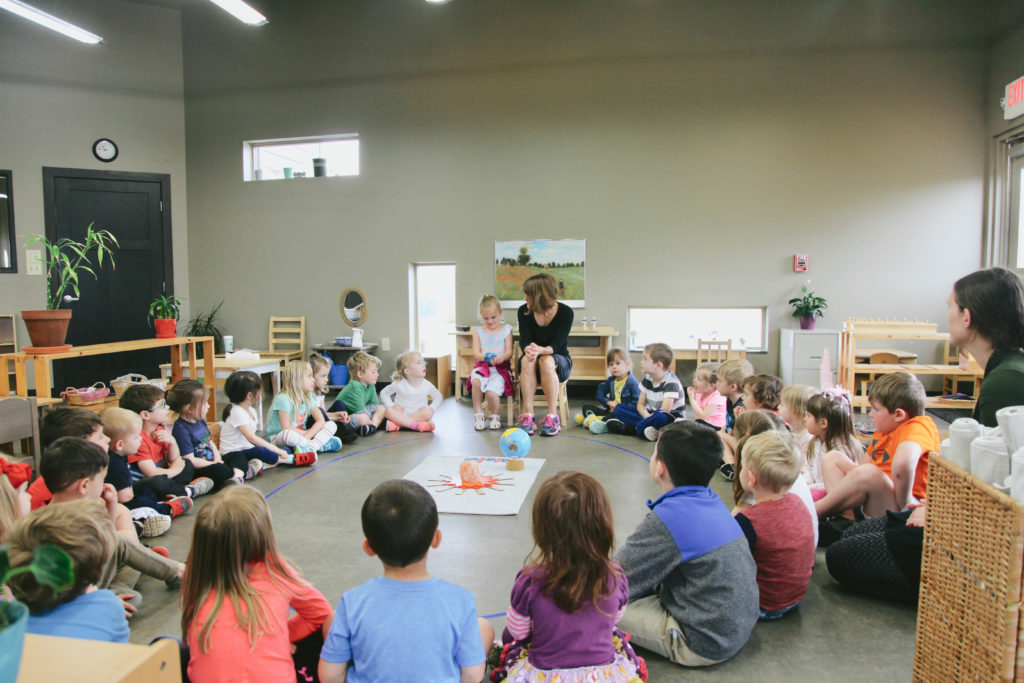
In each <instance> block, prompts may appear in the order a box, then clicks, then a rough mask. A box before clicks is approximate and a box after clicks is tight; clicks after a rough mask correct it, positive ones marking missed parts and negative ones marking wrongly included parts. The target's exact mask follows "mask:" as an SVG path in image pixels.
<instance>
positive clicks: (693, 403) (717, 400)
mask: <svg viewBox="0 0 1024 683" xmlns="http://www.w3.org/2000/svg"><path fill="white" fill-rule="evenodd" d="M686 398H687V399H689V401H690V410H692V411H693V417H694V419H695V420H697V421H698V422H703V423H705V424H707V425H708V426H709V427H714V429H715V430H716V431H718V430H722V429H725V420H726V403H727V402H728V399H727V398H726V397H725V396H722V394H720V393H719V391H718V365H717V364H715V363H703V364H701V366H700V367H698V368H697V370H696V372H694V373H693V386H690V387H687V388H686Z"/></svg>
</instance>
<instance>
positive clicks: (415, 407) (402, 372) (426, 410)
mask: <svg viewBox="0 0 1024 683" xmlns="http://www.w3.org/2000/svg"><path fill="white" fill-rule="evenodd" d="M426 376H427V362H426V361H425V360H423V354H421V353H420V352H419V351H406V352H405V353H403V354H402V355H400V356H399V357H398V358H396V359H395V372H394V373H393V374H392V375H391V384H389V385H387V386H386V387H384V390H383V391H381V392H380V400H381V402H382V403H383V404H384V416H385V418H387V427H386V428H387V431H389V432H397V431H398V430H399V429H401V428H402V427H405V428H406V429H411V430H413V431H414V432H432V431H434V422H433V421H432V420H431V419H430V418H432V417H433V416H434V411H436V410H437V406H439V405H441V401H443V400H444V396H442V395H441V392H440V391H438V390H437V387H435V386H434V385H433V383H432V382H431V381H430V380H428V379H427V378H426ZM428 401H429V402H430V403H429V404H428Z"/></svg>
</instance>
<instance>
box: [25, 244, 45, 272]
mask: <svg viewBox="0 0 1024 683" xmlns="http://www.w3.org/2000/svg"><path fill="white" fill-rule="evenodd" d="M25 273H26V274H28V275H42V274H43V252H42V251H40V250H39V249H26V250H25Z"/></svg>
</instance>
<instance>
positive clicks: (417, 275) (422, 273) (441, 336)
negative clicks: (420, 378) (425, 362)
mask: <svg viewBox="0 0 1024 683" xmlns="http://www.w3.org/2000/svg"><path fill="white" fill-rule="evenodd" d="M409 274H410V292H409V293H410V298H411V301H410V303H411V306H410V309H411V310H410V313H411V316H410V317H411V318H412V320H411V321H410V322H411V324H410V326H409V331H410V340H409V346H410V348H413V349H416V350H418V351H419V352H420V353H422V354H423V355H424V356H446V355H449V354H451V357H452V359H453V360H454V358H455V335H453V334H452V330H454V329H455V264H453V263H430V264H420V263H414V264H412V266H411V267H410V269H409Z"/></svg>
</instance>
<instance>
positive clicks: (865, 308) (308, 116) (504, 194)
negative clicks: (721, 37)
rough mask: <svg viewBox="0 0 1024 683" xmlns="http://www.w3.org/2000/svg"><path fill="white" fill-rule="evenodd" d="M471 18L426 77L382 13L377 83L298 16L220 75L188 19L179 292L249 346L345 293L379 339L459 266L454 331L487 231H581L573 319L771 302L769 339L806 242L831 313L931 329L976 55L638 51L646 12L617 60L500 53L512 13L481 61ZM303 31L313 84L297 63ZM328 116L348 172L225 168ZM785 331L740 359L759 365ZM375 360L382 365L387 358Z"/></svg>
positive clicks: (974, 252)
mask: <svg viewBox="0 0 1024 683" xmlns="http://www.w3.org/2000/svg"><path fill="white" fill-rule="evenodd" d="M446 7H454V4H453V5H451V6H446ZM541 18H542V17H538V24H537V25H538V26H540V25H542V24H543V21H540V19H541ZM363 19H365V18H363ZM480 20H481V21H482V22H484V23H483V25H482V26H481V27H480V28H479V30H478V31H477V32H476V33H474V34H472V36H474V37H472V38H463V34H462V33H459V32H455V31H452V32H449V33H445V34H444V36H445V38H444V39H445V43H444V50H443V51H441V50H440V49H439V48H435V49H434V51H431V50H429V49H428V48H427V47H422V54H423V59H424V61H425V63H426V64H427V67H424V68H421V67H419V66H417V65H416V64H415V60H414V59H413V58H412V57H411V56H410V53H412V52H414V50H415V47H416V46H420V43H423V42H425V41H423V40H422V39H421V40H420V41H419V42H417V41H415V40H413V38H412V37H410V36H407V35H405V34H404V33H402V32H401V31H402V27H400V28H399V29H396V33H399V34H400V35H401V37H402V38H403V40H399V41H397V42H391V43H389V44H391V45H397V46H399V47H396V50H398V51H399V52H400V53H401V57H394V56H392V57H391V58H390V61H389V58H384V63H383V65H381V66H380V67H379V69H378V71H379V73H378V74H377V75H374V74H373V73H372V72H373V70H374V69H373V67H374V66H375V65H376V63H373V62H372V60H369V59H368V60H367V61H366V62H360V61H358V55H355V56H353V57H352V59H355V60H357V61H356V62H352V61H348V60H346V59H338V60H334V59H331V58H330V56H331V55H332V54H334V51H335V46H336V49H337V51H338V52H339V53H340V54H341V55H343V56H349V55H350V53H351V52H353V50H352V49H351V47H350V46H349V43H348V42H347V38H348V34H347V33H344V30H343V29H339V31H342V32H343V35H339V36H338V39H337V40H336V41H333V42H329V43H318V40H319V39H320V38H321V37H322V36H321V33H320V32H318V30H317V29H316V28H315V27H312V26H310V34H309V35H306V36H305V37H304V38H303V36H302V34H301V32H300V33H296V32H294V31H293V30H292V28H293V24H294V22H295V21H298V20H297V19H295V18H294V17H292V18H290V19H288V20H287V21H290V22H292V23H291V24H289V25H288V26H286V27H284V28H281V29H280V30H279V32H278V33H273V34H271V33H268V34H267V42H266V43H265V45H270V44H272V45H273V48H272V50H271V51H270V52H269V53H268V51H267V50H266V49H261V48H259V47H258V46H257V45H256V44H255V43H253V44H246V45H242V44H241V41H237V42H228V44H226V45H225V44H216V50H217V51H218V52H220V53H224V54H230V55H232V57H233V58H235V59H238V58H239V57H244V58H245V59H249V58H251V60H252V67H253V71H252V72H248V71H244V70H239V71H238V73H230V74H229V73H228V71H229V69H228V68H227V67H225V66H224V61H217V60H214V59H213V48H212V47H207V48H205V49H206V52H207V56H208V57H209V60H207V59H204V58H202V55H201V54H200V56H197V54H196V53H197V52H199V53H202V52H203V50H204V47H203V45H212V44H213V43H210V42H209V41H207V40H205V36H204V35H203V34H202V30H201V29H200V28H199V27H197V26H193V25H192V24H190V23H189V22H188V21H186V28H185V39H186V55H187V59H186V82H187V91H188V93H189V96H188V98H187V108H186V111H187V114H186V116H187V132H188V148H189V159H188V161H189V165H188V171H189V188H190V193H189V200H190V201H189V223H190V226H191V233H190V241H189V263H190V266H191V271H190V272H191V278H192V280H191V282H192V292H193V299H194V301H193V303H194V305H196V304H197V303H198V304H200V305H203V306H204V307H205V306H208V305H210V304H212V303H215V302H216V301H218V300H220V299H224V301H225V305H224V309H223V311H224V315H225V320H226V323H227V325H226V326H227V328H228V329H229V331H230V332H232V333H234V335H235V338H236V342H240V343H243V344H246V345H251V346H261V345H263V344H264V343H265V334H266V332H265V329H266V319H267V316H268V315H270V314H289V313H297V312H300V311H301V312H305V313H306V314H307V315H308V316H309V339H310V340H311V341H314V342H315V341H321V340H327V339H330V338H331V337H333V336H334V335H336V334H343V333H345V332H344V331H345V329H346V328H345V326H344V325H343V323H342V321H341V319H340V316H339V314H338V310H337V299H338V295H339V293H340V291H341V290H342V289H343V288H345V287H346V286H350V285H358V286H361V287H362V288H364V289H365V290H366V292H367V295H368V298H369V301H370V304H371V309H370V316H369V320H368V322H367V325H366V332H367V338H368V339H371V340H377V339H379V338H380V337H382V336H388V337H390V338H391V339H392V344H393V345H394V347H396V348H395V350H396V351H397V350H399V349H400V348H401V346H403V345H404V343H405V342H406V340H407V339H408V306H407V301H408V283H407V270H408V264H409V262H411V261H420V262H430V261H451V262H454V263H456V264H457V269H458V270H457V277H458V290H459V294H458V302H457V307H458V315H459V319H460V321H463V322H467V323H468V322H472V321H473V320H474V318H475V311H474V307H475V302H476V300H477V298H478V297H479V295H480V294H481V293H482V292H485V291H489V290H490V289H491V288H492V278H493V265H492V261H491V260H492V256H491V255H492V254H493V242H494V240H496V239H527V238H545V237H546V238H559V237H585V238H586V239H587V240H588V283H587V285H588V292H587V299H588V306H587V308H586V309H585V310H583V311H578V312H577V314H578V315H586V316H588V317H593V316H596V317H597V318H598V319H599V320H600V321H601V322H602V323H605V324H612V325H615V326H616V327H617V328H618V329H619V330H620V331H621V332H625V331H626V307H627V306H629V305H673V304H680V305H694V304H706V305H759V304H767V305H768V306H770V308H771V315H772V326H773V329H774V330H777V328H778V327H780V326H792V325H794V324H795V322H794V321H793V320H792V319H791V318H790V317H789V309H788V306H787V305H786V304H785V301H786V300H787V299H788V298H789V297H791V296H793V295H794V294H795V293H796V292H797V291H798V289H799V286H800V284H801V283H802V282H803V280H804V278H805V277H807V276H803V275H797V274H794V273H792V272H791V268H790V264H791V258H792V254H794V253H796V252H801V253H808V254H810V257H811V269H810V272H809V273H808V276H809V277H810V278H812V284H813V287H814V289H815V290H816V291H817V292H818V293H819V294H821V295H823V296H825V297H827V298H828V300H829V302H830V311H829V314H828V316H827V317H826V319H825V320H824V322H823V323H822V324H823V325H827V326H832V327H838V326H840V325H841V323H842V321H843V320H844V319H845V318H847V317H849V316H853V315H874V316H881V317H900V318H902V317H909V318H914V317H920V318H928V319H931V320H933V321H937V322H939V323H940V324H942V321H943V320H944V317H943V314H944V304H943V302H944V300H945V297H946V295H947V293H948V291H949V289H950V285H951V283H952V281H953V279H955V278H956V277H958V276H960V275H962V274H964V273H966V272H969V271H971V270H972V269H974V268H976V267H977V266H978V264H979V261H980V241H981V215H982V197H983V191H982V190H983V176H984V160H985V128H986V126H985V115H986V110H985V109H984V105H983V102H984V98H985V82H986V78H985V62H986V54H985V50H984V49H983V48H980V47H972V46H966V47H965V46H959V47H946V48H934V47H919V48H914V47H907V48H903V49H884V48H873V47H858V48H848V49H839V48H837V49H789V50H785V49H767V50H759V51H750V52H727V51H716V52H708V53H706V54H680V53H678V52H672V51H668V52H665V53H664V54H645V52H651V51H655V52H657V51H659V45H660V44H659V43H655V44H654V47H651V44H645V43H642V41H635V42H630V40H628V39H627V38H626V36H627V35H635V34H637V33H642V32H643V31H644V30H647V29H651V30H652V34H651V35H657V36H660V38H659V39H660V40H668V36H667V35H666V34H670V33H671V31H666V30H657V31H656V30H653V29H654V26H655V25H656V20H657V17H654V16H645V17H644V22H647V23H646V24H644V25H640V26H638V25H631V26H628V27H623V28H621V29H615V28H614V27H608V26H602V29H601V30H602V31H606V32H609V33H611V34H612V35H613V36H614V35H615V31H616V30H618V32H619V33H618V38H619V40H617V41H612V43H611V44H612V45H613V46H614V50H627V51H629V50H631V51H632V52H627V53H625V54H623V53H620V52H616V51H610V52H609V53H607V54H604V55H596V56H588V57H587V58H579V59H570V58H565V59H560V58H558V57H564V56H565V55H561V54H559V55H556V56H555V57H551V56H550V55H543V56H541V57H536V58H532V59H526V58H524V59H523V60H522V63H520V64H518V65H514V66H509V65H508V64H507V63H504V62H503V60H504V59H505V57H506V52H507V51H509V50H511V49H512V48H511V47H510V46H509V43H510V42H514V40H515V39H517V38H518V37H519V34H518V33H517V31H518V30H519V29H521V27H520V26H516V27H514V29H510V32H511V33H512V34H513V35H514V37H513V38H507V39H506V40H504V41H501V42H498V43H496V45H498V46H499V47H498V48H496V50H498V51H499V54H498V56H497V57H491V55H489V53H488V52H487V49H486V47H485V46H483V47H482V46H481V45H479V44H478V43H479V42H480V41H479V36H480V35H484V36H489V35H491V34H490V32H489V31H490V30H491V29H492V28H493V26H491V25H490V24H488V23H487V22H486V17H482V18H481V19H480ZM367 21H369V20H367ZM274 25H275V23H274V22H272V23H271V24H270V25H269V26H268V27H264V28H265V29H273V27H274ZM432 28H434V27H432ZM359 29H360V30H365V32H366V33H367V34H369V35H370V36H379V35H380V34H382V33H383V32H384V31H383V29H382V28H381V26H379V25H377V24H373V23H370V24H365V25H360V26H359ZM347 30H349V31H351V30H352V29H351V28H349V29H347ZM524 35H525V33H524ZM271 36H272V38H271ZM549 38H550V35H549ZM247 40H255V39H254V38H253V39H247ZM361 40H362V41H363V43H365V44H370V43H371V42H372V39H371V38H367V37H363V38H362V39H361ZM522 40H524V41H526V42H530V41H528V40H527V39H526V38H522ZM471 41H475V42H472V44H470V42H471ZM410 44H411V45H413V47H410ZM317 46H319V47H320V48H322V50H323V56H324V60H323V62H324V67H323V69H324V71H325V72H327V74H328V76H327V77H324V78H317V76H319V75H321V73H320V70H319V69H320V67H319V65H318V67H317V69H316V70H311V68H310V64H311V63H317V57H316V55H317V52H316V50H315V48H316V47H317ZM567 49H568V50H570V51H571V50H572V49H575V43H574V44H573V45H572V46H571V47H570V48H567ZM588 49H589V46H588ZM296 54H297V55H300V56H301V59H297V58H295V56H294V55H296ZM438 54H444V55H447V56H448V57H447V58H448V59H450V60H451V62H452V63H451V64H447V65H446V68H441V66H440V65H439V63H438V62H439V60H440V59H441V58H440V57H438V56H437V55H438ZM524 54H531V55H534V53H524ZM451 55H456V57H451ZM374 56H376V55H374ZM488 58H490V59H491V61H492V62H495V63H498V62H501V63H500V64H498V65H496V66H494V67H493V68H491V67H488V66H487V64H488V61H487V60H488ZM403 60H404V61H403ZM208 62H209V63H211V64H213V63H214V62H216V63H215V64H214V65H213V66H211V67H210V69H202V70H200V69H199V65H201V64H205V63H208ZM267 62H273V66H270V67H267V69H268V71H264V70H263V65H264V64H266V63H267ZM193 63H194V64H195V70H193ZM481 64H482V65H483V66H480V65H481ZM289 65H291V71H290V73H289V71H288V68H287V67H288V66H289ZM473 65H477V66H473ZM200 71H201V73H200ZM220 72H224V73H223V74H222V73H220ZM193 73H194V74H195V80H193ZM218 79H220V81H221V82H222V85H223V88H220V89H219V88H218V87H217V82H218ZM289 80H291V81H293V82H294V83H293V84H291V85H287V83H288V81H289ZM225 90H226V92H225ZM330 132H338V133H347V132H358V133H359V134H360V137H361V140H362V145H363V158H362V163H363V173H362V175H361V176H360V177H359V178H354V179H321V180H295V181H291V182H285V181H280V182H265V183H243V182H242V181H241V163H240V162H241V154H240V152H241V144H242V141H243V140H245V139H253V138H272V137H289V136H298V135H313V134H324V133H330ZM512 317H513V316H512V313H511V312H510V313H509V314H508V315H507V318H508V319H510V320H511V319H512ZM777 338H778V336H777V332H776V331H773V334H772V336H771V343H772V347H771V352H770V353H769V354H768V355H766V356H763V357H758V358H757V359H756V360H755V364H756V365H758V367H760V368H762V369H764V370H767V371H772V372H774V371H775V370H776V345H777ZM622 341H624V336H623V337H620V342H622ZM383 355H384V356H386V359H385V363H386V365H389V364H390V359H391V357H393V355H394V352H392V353H391V354H383Z"/></svg>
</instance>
